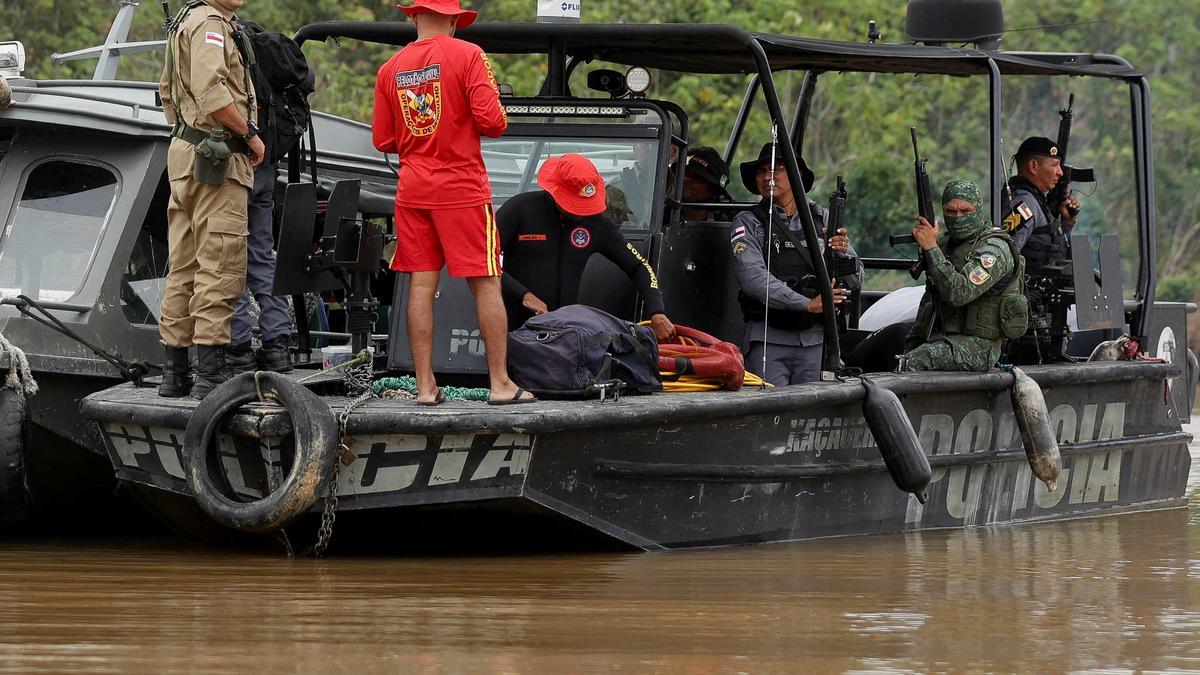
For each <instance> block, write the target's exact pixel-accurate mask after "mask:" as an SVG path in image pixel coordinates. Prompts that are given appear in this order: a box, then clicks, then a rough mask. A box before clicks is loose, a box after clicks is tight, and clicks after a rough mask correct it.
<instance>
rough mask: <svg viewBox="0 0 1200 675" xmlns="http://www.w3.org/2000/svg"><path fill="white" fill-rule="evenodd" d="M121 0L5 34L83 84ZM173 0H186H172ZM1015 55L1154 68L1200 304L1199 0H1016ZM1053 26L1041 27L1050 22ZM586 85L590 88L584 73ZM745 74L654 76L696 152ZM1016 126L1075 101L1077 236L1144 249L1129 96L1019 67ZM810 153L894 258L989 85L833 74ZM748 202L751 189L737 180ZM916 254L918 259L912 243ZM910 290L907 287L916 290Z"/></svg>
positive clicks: (531, 5) (776, 4)
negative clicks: (84, 55) (1137, 228)
mask: <svg viewBox="0 0 1200 675" xmlns="http://www.w3.org/2000/svg"><path fill="white" fill-rule="evenodd" d="M119 2H120V0H10V1H9V2H6V3H3V5H2V6H0V32H2V33H3V35H0V39H12V38H18V39H21V40H22V41H24V43H25V45H26V47H27V49H28V52H29V64H30V65H29V68H28V74H29V75H30V76H32V77H38V78H54V77H80V76H84V77H86V76H88V75H89V74H90V70H91V68H92V67H93V63H92V62H75V63H70V64H66V65H63V66H55V65H54V64H53V63H52V62H51V60H50V58H49V57H50V55H51V54H52V53H54V52H65V51H70V50H73V49H78V48H81V47H84V46H90V45H95V44H99V43H101V42H102V41H103V38H104V35H105V32H106V31H107V29H108V26H109V23H110V21H111V20H112V18H113V17H114V16H115V15H116V9H117V7H118V5H119ZM171 4H172V7H173V8H178V6H179V4H180V2H179V0H172V3H171ZM393 4H394V3H393V2H392V0H364V1H362V2H344V1H342V0H305V1H297V0H248V1H247V3H246V6H245V7H244V8H243V11H242V12H241V15H242V16H243V17H245V18H248V19H251V20H254V21H257V22H259V23H261V24H263V25H264V26H266V27H267V28H268V29H272V30H280V31H284V32H292V31H295V30H296V29H298V28H299V27H300V26H302V25H304V24H306V23H309V22H313V21H329V20H344V21H397V20H403V15H402V14H401V13H400V12H399V10H397V9H395V8H394V7H393ZM467 4H468V6H470V7H473V8H474V9H477V10H479V11H480V13H481V15H482V19H483V20H486V21H531V20H533V18H534V14H535V9H536V2H535V0H475V1H474V2H473V3H472V2H470V1H469V0H468V3H467ZM905 4H906V3H904V2H901V1H900V0H859V1H858V2H845V1H844V0H799V1H798V2H796V1H791V2H784V1H782V0H759V1H757V2H735V1H733V0H660V1H659V2H625V1H620V2H618V1H616V0H586V1H585V2H584V8H583V11H584V20H585V21H587V22H592V23H604V22H619V23H660V22H695V23H730V24H734V25H737V26H740V27H743V28H747V29H750V30H755V31H762V32H773V33H786V34H793V35H800V36H805V37H812V38H821V39H835V40H856V41H861V40H864V39H865V37H864V36H865V33H866V26H867V21H868V20H870V19H874V20H876V21H878V22H879V26H880V29H881V30H882V32H883V36H884V41H885V42H903V41H904V40H905V38H904V36H903V26H904V9H905ZM1004 9H1005V12H1006V21H1007V25H1008V26H1009V28H1010V29H1015V30H1011V31H1010V32H1009V33H1008V34H1006V35H1005V37H1004V44H1003V47H1004V49H1007V50H1035V49H1036V50H1044V51H1096V52H1106V53H1113V54H1117V55H1119V56H1122V57H1124V58H1126V59H1128V60H1129V61H1130V62H1132V63H1133V64H1134V65H1135V66H1136V67H1138V68H1140V69H1141V70H1142V72H1144V73H1146V75H1147V76H1148V77H1149V78H1150V82H1151V87H1152V90H1153V94H1154V138H1155V143H1154V153H1155V174H1156V179H1157V209H1158V212H1157V216H1158V228H1159V244H1160V248H1159V252H1158V261H1159V271H1160V278H1161V279H1162V281H1163V283H1162V284H1161V285H1160V287H1159V293H1160V299H1164V300H1193V299H1194V298H1195V297H1196V295H1197V291H1198V290H1200V262H1198V260H1197V251H1198V250H1200V209H1198V206H1200V190H1198V189H1196V187H1195V186H1196V185H1197V184H1200V180H1198V179H1200V157H1197V152H1198V151H1200V150H1198V145H1200V144H1197V142H1196V141H1197V140H1198V139H1200V97H1197V96H1196V89H1197V79H1198V78H1200V69H1198V68H1197V65H1196V64H1197V63H1200V39H1197V38H1200V3H1184V2H1167V1H1165V0H1075V1H1074V2H1071V3H1034V2H1026V1H1024V0H1022V1H1018V0H1006V1H1005V3H1004ZM161 21H162V13H161V11H160V10H159V8H158V3H157V2H151V1H149V0H144V1H143V6H142V7H141V9H140V10H139V11H138V13H137V17H136V23H135V26H134V30H133V34H132V35H131V36H130V39H131V40H151V39H157V38H160V37H161V26H160V23H161ZM1037 27H1044V28H1037ZM392 51H393V50H392V49H391V48H388V47H383V46H378V45H367V44H360V43H354V42H352V41H349V40H347V41H343V42H342V43H341V44H340V45H337V44H332V43H331V44H327V45H311V46H308V47H306V53H307V54H308V55H309V58H310V60H311V62H312V63H313V65H314V67H315V69H316V71H317V73H318V91H317V94H316V95H315V96H314V101H313V102H314V107H315V108H317V109H321V110H325V111H328V112H331V113H335V114H338V115H344V116H347V117H351V118H354V119H358V120H363V121H366V120H369V119H370V112H371V103H372V91H373V83H374V76H375V70H376V68H377V67H378V66H379V64H380V63H382V62H383V60H385V59H386V58H387V56H388V55H389V54H390V53H391V52H392ZM495 60H496V69H497V72H498V75H499V77H500V79H501V81H503V82H507V83H511V84H512V85H513V87H514V89H515V90H516V93H517V94H532V93H534V92H536V91H537V89H538V87H539V85H540V82H541V78H542V77H543V75H544V73H545V69H546V68H545V63H544V61H542V60H541V59H539V58H537V57H529V56H521V57H510V56H503V55H501V56H497V57H496V59H495ZM125 61H126V63H125V66H124V70H123V73H122V77H125V78H128V79H149V80H154V79H157V76H158V73H159V70H160V69H161V61H160V58H159V57H158V56H157V55H141V56H136V57H131V58H127V59H126V60H125ZM604 65H605V64H600V63H593V64H591V65H590V66H588V67H586V68H580V69H579V72H578V73H577V74H576V76H575V77H576V78H577V79H576V80H575V81H573V87H574V89H575V91H576V92H583V91H585V88H584V87H583V77H584V74H585V71H586V70H589V69H591V68H595V67H604ZM803 77H804V73H803V72H793V73H783V74H780V75H779V76H778V78H777V81H778V86H779V90H780V95H781V96H782V97H784V99H785V100H787V101H790V102H791V105H787V106H786V107H787V110H786V111H785V112H786V113H787V114H789V115H790V114H791V108H792V107H793V106H794V101H795V98H796V95H797V93H798V92H799V89H800V85H801V82H802V81H803ZM747 82H748V78H747V77H746V76H740V75H739V76H721V77H713V76H700V75H690V74H681V73H671V72H661V73H655V79H654V84H653V88H652V91H651V95H652V96H653V97H654V98H661V99H667V100H671V101H674V102H676V103H679V104H680V105H682V106H683V108H684V109H685V110H687V111H688V113H689V115H690V117H691V120H692V123H693V139H692V143H693V144H704V145H713V146H716V147H718V148H724V146H725V143H726V140H727V139H728V136H729V133H730V127H731V124H732V120H733V118H734V115H735V114H736V112H737V110H738V107H739V105H740V103H741V100H742V97H743V94H744V92H745V89H746V85H747ZM1004 84H1005V88H1004V98H1003V123H1002V132H1003V136H1004V143H1005V151H1006V154H1010V153H1011V152H1013V151H1015V149H1016V146H1017V145H1018V144H1019V143H1020V141H1021V140H1022V139H1023V138H1024V137H1025V136H1028V135H1044V136H1050V137H1053V136H1054V134H1055V132H1056V129H1057V122H1058V115H1057V114H1056V113H1057V110H1058V109H1059V108H1061V107H1063V106H1064V105H1065V103H1066V100H1067V97H1068V95H1069V94H1071V93H1074V94H1075V97H1076V98H1075V110H1076V122H1075V134H1074V137H1073V139H1072V144H1071V148H1070V150H1071V157H1070V159H1071V162H1072V163H1073V164H1075V165H1078V166H1095V167H1096V171H1097V174H1098V177H1099V182H1098V183H1097V184H1096V185H1095V186H1078V188H1079V189H1081V190H1082V191H1083V194H1082V195H1081V199H1082V201H1083V202H1084V210H1083V214H1082V216H1081V217H1080V225H1079V228H1078V229H1077V232H1081V233H1087V234H1097V233H1100V232H1108V233H1116V234H1118V235H1119V236H1120V243H1121V250H1122V251H1123V252H1133V251H1136V246H1137V239H1136V236H1135V233H1134V223H1135V222H1136V215H1137V211H1136V204H1135V198H1134V194H1133V187H1132V186H1133V180H1132V178H1133V156H1132V149H1131V146H1130V138H1131V126H1130V121H1129V90H1128V88H1127V87H1126V86H1125V85H1123V84H1121V83H1119V82H1113V81H1106V80H1080V79H1076V78H1033V77H1020V78H1011V79H1008V80H1006V81H1005V83H1004ZM818 92H819V93H818V95H817V97H816V99H815V101H814V105H813V114H812V118H811V120H810V122H809V125H808V128H807V130H806V136H805V143H804V154H805V156H806V157H807V159H808V162H809V164H810V165H811V166H812V168H813V169H814V170H815V171H816V173H817V176H818V182H817V185H816V187H815V188H814V190H813V196H814V198H816V199H818V201H823V200H824V199H825V198H827V195H828V193H829V191H830V190H831V189H832V186H833V177H834V175H835V174H840V175H842V176H844V177H845V179H846V182H847V184H848V186H849V191H850V204H849V206H848V214H847V224H848V225H849V226H850V227H851V228H852V235H853V236H854V240H855V241H856V244H857V246H858V248H859V250H860V251H861V252H862V253H863V254H864V255H891V254H892V252H891V251H890V250H889V249H888V247H887V245H886V235H887V234H889V233H895V232H903V231H907V230H908V229H910V227H911V222H912V218H913V213H914V211H915V206H914V203H913V196H912V190H911V184H912V177H911V176H912V153H911V146H910V143H909V136H908V128H909V127H910V126H913V127H916V128H917V129H918V130H919V131H920V133H921V134H922V141H921V142H922V150H923V152H924V153H925V154H927V155H928V156H929V158H930V162H929V167H930V173H931V175H932V176H933V178H934V181H935V184H937V185H941V184H943V183H945V182H946V181H948V180H950V179H951V178H965V179H971V180H977V181H980V182H986V181H987V180H988V176H989V171H991V170H992V169H995V170H1005V171H1007V170H1009V167H1008V166H1007V165H1006V166H1004V167H989V166H987V164H988V161H987V152H986V139H987V131H988V127H987V125H988V117H987V80H986V79H985V78H980V77H975V78H950V77H929V76H922V77H913V76H898V75H874V76H866V75H861V74H854V73H849V74H842V73H827V74H824V75H822V76H821V78H820V87H819V89H818ZM763 108H764V106H762V105H761V101H760V102H759V105H758V106H757V107H756V110H755V113H754V114H753V115H752V118H751V120H750V124H749V126H748V128H747V134H746V136H745V142H744V143H743V144H742V147H741V148H739V150H738V153H737V155H738V156H737V158H736V159H737V160H744V159H747V158H748V157H750V156H752V155H754V154H755V153H756V152H757V149H758V146H759V144H760V143H761V142H763V141H765V140H767V139H768V138H769V129H770V122H769V120H768V116H767V114H766V113H765V112H764V111H763ZM733 173H734V176H733V179H732V181H731V184H732V186H733V188H734V191H735V194H736V195H738V196H741V197H743V198H748V194H747V193H746V191H745V190H744V189H743V188H742V187H741V186H740V181H739V180H738V179H737V170H736V166H735V167H734V171H733ZM904 253H909V252H904ZM1123 259H1124V260H1125V262H1126V276H1125V280H1126V286H1127V287H1128V286H1131V285H1132V281H1133V279H1132V278H1131V277H1130V272H1131V270H1132V267H1131V265H1130V263H1131V262H1132V261H1133V260H1134V259H1135V256H1134V255H1133V254H1132V253H1126V254H1123ZM905 282H906V277H904V275H903V274H902V273H894V274H875V275H873V276H872V280H871V283H870V286H871V287H874V288H886V287H894V286H896V285H897V284H900V283H905ZM908 283H911V282H908Z"/></svg>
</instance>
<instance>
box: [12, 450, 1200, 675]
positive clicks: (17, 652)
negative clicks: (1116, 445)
mask: <svg viewBox="0 0 1200 675" xmlns="http://www.w3.org/2000/svg"><path fill="white" fill-rule="evenodd" d="M1195 431H1196V429H1195V428H1193V432H1194V433H1195ZM1192 453H1193V471H1192V477H1191V478H1192V479H1191V481H1190V483H1189V485H1190V487H1189V491H1190V496H1191V501H1190V508H1188V509H1179V510H1172V511H1159V512H1153V513H1142V514H1133V515H1126V516H1119V517H1109V518H1101V519H1091V520H1078V521H1071V522H1062V523H1049V524H1039V525H1025V526H1018V527H999V528H988V529H976V530H966V531H948V532H933V533H913V534H905V535H895V536H882V537H860V538H850V539H838V540H825V541H815V542H807V543H803V544H796V545H787V546H763V547H757V548H739V549H730V550H716V551H700V552H683V553H666V554H632V553H628V554H627V553H598V554H571V555H526V556H514V555H507V556H472V557H457V558H431V557H420V558H371V557H366V558H364V557H358V558H334V559H330V560H322V561H315V562H314V561H311V560H293V561H289V560H286V559H283V558H280V557H274V556H271V555H270V554H265V553H254V554H241V553H231V552H229V551H213V550H208V549H204V548H196V547H193V546H190V545H187V544H184V543H181V542H179V541H176V540H169V539H163V540H152V541H149V542H147V541H135V540H123V541H115V542H114V541H111V540H108V541H91V540H82V541H80V540H70V541H62V540H58V541H48V542H47V541H37V540H28V539H25V540H20V541H15V542H14V541H7V542H0V673H7V672H31V671H33V672H112V673H128V672H154V673H158V672H177V671H188V672H204V673H208V672H231V673H232V672H237V673H245V672H301V673H329V672H343V671H354V672H358V673H367V672H411V673H520V672H543V673H575V672H682V673H739V672H745V673H769V672H776V673H792V672H828V671H837V672H866V671H893V672H894V671H901V672H936V671H1036V672H1054V671H1067V670H1071V671H1085V672H1086V671H1091V672H1131V671H1143V670H1155V671H1193V672H1196V671H1200V448H1197V446H1193V449H1192Z"/></svg>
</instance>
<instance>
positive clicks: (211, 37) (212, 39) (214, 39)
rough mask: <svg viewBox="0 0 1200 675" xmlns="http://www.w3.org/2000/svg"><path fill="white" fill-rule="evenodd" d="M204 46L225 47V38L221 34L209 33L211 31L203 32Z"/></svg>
mask: <svg viewBox="0 0 1200 675" xmlns="http://www.w3.org/2000/svg"><path fill="white" fill-rule="evenodd" d="M204 44H206V45H216V46H218V47H224V46H225V36H224V35H223V34H221V33H217V32H215V31H211V30H210V31H205V32H204Z"/></svg>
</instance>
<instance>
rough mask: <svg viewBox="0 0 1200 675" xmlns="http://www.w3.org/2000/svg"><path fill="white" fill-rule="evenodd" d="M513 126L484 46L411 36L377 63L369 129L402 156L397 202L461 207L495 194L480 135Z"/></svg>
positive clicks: (486, 200)
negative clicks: (373, 106) (490, 181)
mask: <svg viewBox="0 0 1200 675" xmlns="http://www.w3.org/2000/svg"><path fill="white" fill-rule="evenodd" d="M507 127H508V118H507V117H506V116H505V114H504V107H503V106H502V105H501V104H500V93H499V89H498V88H497V86H496V76H495V74H494V73H493V71H492V64H491V62H490V61H488V57H487V54H484V53H483V50H482V49H480V48H479V47H478V46H476V45H474V44H471V43H470V42H465V41H463V40H456V39H454V38H452V37H448V36H438V37H434V38H429V39H426V40H419V41H417V42H413V43H411V44H409V45H408V46H406V47H404V49H401V50H400V51H399V52H397V53H396V55H395V56H393V57H392V58H391V59H388V62H387V63H385V64H383V66H382V67H381V68H380V69H379V74H378V75H377V76H376V79H375V114H374V118H373V119H372V121H371V130H372V135H373V137H374V142H375V147H376V149H378V150H380V151H382V152H390V153H398V154H399V155H400V184H399V186H398V188H397V189H396V203H397V204H400V205H403V206H406V207H409V208H418V209H438V208H443V209H445V208H460V207H466V206H478V205H480V204H487V203H489V202H491V199H492V188H491V185H490V184H489V183H488V177H487V169H486V168H484V165H483V153H482V151H481V149H480V140H479V139H480V136H481V135H487V136H491V137H493V138H494V137H496V136H499V135H500V134H502V133H504V130H505V128H507Z"/></svg>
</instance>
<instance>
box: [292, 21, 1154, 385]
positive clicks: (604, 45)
mask: <svg viewBox="0 0 1200 675" xmlns="http://www.w3.org/2000/svg"><path fill="white" fill-rule="evenodd" d="M456 36H457V37H459V38H461V39H464V40H467V41H469V42H472V43H474V44H476V45H478V46H479V47H480V48H482V49H483V50H484V51H486V52H489V53H493V54H545V55H546V56H547V71H546V81H545V82H544V83H543V86H542V89H541V94H540V96H542V97H549V98H554V97H563V96H569V95H570V90H569V87H568V79H569V78H570V75H571V72H572V70H574V66H575V65H577V64H579V63H582V62H588V61H592V60H601V61H606V62H610V63H616V64H621V65H626V66H642V67H645V68H655V69H661V70H669V71H675V72H686V73H699V74H714V75H716V74H739V73H740V74H746V75H754V76H755V77H754V78H753V80H752V81H751V83H750V85H749V87H748V89H747V93H746V100H745V101H744V103H743V105H742V109H741V110H740V111H739V116H738V119H737V121H736V122H735V124H734V131H733V134H732V135H731V137H730V143H729V146H728V147H727V155H731V154H732V153H733V151H734V149H735V148H736V144H737V142H738V140H740V135H741V132H742V130H743V129H744V127H745V119H746V116H747V115H748V114H749V111H750V108H751V100H752V98H753V96H754V94H755V90H756V89H759V88H761V90H762V94H763V97H764V99H765V102H766V104H767V108H768V112H769V113H770V115H771V119H772V120H774V122H775V124H776V126H777V128H778V142H779V147H780V150H781V155H782V159H783V162H784V164H785V166H786V167H787V175H788V180H789V182H790V183H791V186H792V190H793V192H794V193H795V197H796V200H797V203H799V204H804V203H807V198H808V195H807V194H806V192H805V190H804V186H803V181H802V180H801V179H800V172H799V170H798V163H797V158H798V156H799V149H800V143H799V142H800V141H801V140H802V138H803V134H804V129H805V126H806V123H807V119H806V118H807V106H805V105H804V101H805V100H806V96H807V98H808V99H809V100H810V99H811V96H812V91H813V90H814V89H815V86H816V79H817V77H818V76H819V75H820V73H822V72H827V71H840V72H864V73H895V74H918V75H919V74H935V75H949V76H959V77H970V76H980V75H985V76H987V77H988V80H989V132H990V146H991V149H990V150H991V152H990V154H991V157H992V161H991V162H990V163H989V164H990V167H991V176H990V187H991V190H990V192H991V204H992V223H993V225H994V226H996V227H999V226H1000V220H1001V217H1000V216H1001V214H1000V213H999V205H1000V204H1001V203H1002V202H1001V190H1002V189H1003V186H1004V182H1005V178H1006V176H1005V172H1004V168H1003V161H1004V160H1003V156H1002V153H1003V150H1002V147H1001V133H1000V121H1001V118H1000V115H1001V97H1002V93H1003V92H1002V87H1001V79H1002V78H1003V77H1005V76H1019V75H1030V76H1083V77H1098V78H1106V79H1114V80H1119V81H1123V82H1125V83H1126V84H1127V85H1128V86H1129V92H1130V110H1131V128H1132V143H1133V150H1134V176H1135V182H1136V194H1137V213H1138V253H1139V256H1138V279H1137V287H1136V291H1135V296H1134V301H1135V304H1136V307H1137V309H1136V311H1135V316H1136V318H1135V320H1134V322H1133V326H1132V328H1133V332H1134V333H1135V334H1136V335H1146V334H1147V331H1148V329H1149V327H1150V325H1151V314H1152V309H1153V305H1154V291H1155V285H1156V283H1157V278H1156V274H1157V272H1156V267H1157V247H1156V239H1155V229H1156V228H1155V212H1154V183H1153V143H1152V127H1151V108H1150V86H1149V83H1148V81H1147V79H1146V77H1145V76H1144V75H1143V74H1142V73H1140V72H1139V71H1137V70H1136V69H1135V68H1134V67H1133V66H1132V65H1131V64H1130V63H1129V62H1128V61H1126V60H1125V59H1123V58H1121V57H1119V56H1116V55H1112V54H1102V53H1072V52H1002V51H989V50H981V49H970V48H954V47H941V46H938V47H933V46H924V45H897V44H882V43H866V44H863V43H852V42H838V41H831V40H814V39H808V38H801V37H794V36H789V35H775V34H770V33H757V32H752V31H747V30H745V29H742V28H738V27H736V26H730V25H724V24H674V23H670V24H632V25H631V24H539V23H476V24H474V25H472V26H471V27H469V28H467V29H465V30H462V31H458V32H457V33H456ZM339 38H348V39H354V40H360V41H365V42H373V43H377V44H387V45H394V46H402V45H405V44H408V43H410V42H412V41H414V40H415V39H416V28H415V26H413V25H412V24H410V23H406V22H341V21H333V22H319V23H313V24H309V25H307V26H304V27H303V28H301V29H300V30H299V31H298V32H297V33H296V35H295V39H296V42H297V43H299V44H300V45H301V46H302V47H303V45H304V43H305V42H309V41H326V40H329V39H334V40H337V39H339ZM789 70H804V71H807V76H806V79H805V85H804V86H803V87H802V93H801V98H800V106H799V109H798V110H797V113H796V115H795V116H794V118H793V119H792V120H791V122H790V124H789V122H788V120H786V119H785V117H784V115H783V108H782V105H781V104H780V99H779V94H778V91H777V90H776V87H775V82H774V77H773V74H774V73H775V72H780V71H789ZM798 213H799V215H800V219H801V224H802V229H803V234H804V239H805V243H806V244H807V246H808V248H809V250H810V251H818V250H820V247H819V240H818V234H817V228H816V224H815V222H814V221H813V218H812V215H811V214H810V213H809V211H808V209H800V210H799V212H798ZM812 265H813V269H814V272H815V273H816V276H817V282H818V286H819V291H820V294H821V298H822V305H823V307H824V310H823V312H822V328H823V332H824V338H825V349H824V355H823V358H822V371H823V379H827V374H832V373H836V372H837V371H839V370H841V369H842V361H841V352H840V343H839V340H838V334H837V320H836V315H835V309H834V303H833V289H832V287H831V286H830V283H829V279H830V277H829V273H828V270H827V269H826V266H825V261H824V259H823V257H822V256H819V255H818V256H813V260H812Z"/></svg>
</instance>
